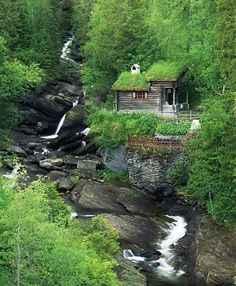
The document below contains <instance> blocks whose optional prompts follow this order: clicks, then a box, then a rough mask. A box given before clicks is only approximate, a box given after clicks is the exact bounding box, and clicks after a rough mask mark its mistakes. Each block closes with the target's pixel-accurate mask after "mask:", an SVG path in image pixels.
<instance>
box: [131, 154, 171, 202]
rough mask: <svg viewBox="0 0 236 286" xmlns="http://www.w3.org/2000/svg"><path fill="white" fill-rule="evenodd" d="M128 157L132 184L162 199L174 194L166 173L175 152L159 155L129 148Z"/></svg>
mask: <svg viewBox="0 0 236 286" xmlns="http://www.w3.org/2000/svg"><path fill="white" fill-rule="evenodd" d="M126 157H127V165H128V172H129V178H130V183H131V184H132V185H134V186H136V187H138V188H140V189H145V190H146V191H148V192H150V193H152V194H154V195H155V196H156V197H157V199H160V200H161V199H163V197H165V196H170V195H172V194H173V192H174V190H173V188H172V187H171V185H170V184H169V183H168V180H167V177H166V173H167V170H168V168H170V166H171V165H172V164H173V162H174V160H175V158H176V154H175V153H171V154H165V155H163V156H158V155H142V154H140V153H138V152H135V151H131V150H127V151H126Z"/></svg>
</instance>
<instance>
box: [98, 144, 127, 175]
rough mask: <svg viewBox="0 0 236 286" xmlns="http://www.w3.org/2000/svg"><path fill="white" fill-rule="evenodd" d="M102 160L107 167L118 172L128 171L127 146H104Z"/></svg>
mask: <svg viewBox="0 0 236 286" xmlns="http://www.w3.org/2000/svg"><path fill="white" fill-rule="evenodd" d="M101 155H102V162H103V164H104V165H105V166H106V168H107V169H109V170H111V171H113V172H115V173H117V174H121V175H122V174H125V173H127V170H128V169H127V160H126V148H125V146H118V147H116V148H104V149H102V150H101Z"/></svg>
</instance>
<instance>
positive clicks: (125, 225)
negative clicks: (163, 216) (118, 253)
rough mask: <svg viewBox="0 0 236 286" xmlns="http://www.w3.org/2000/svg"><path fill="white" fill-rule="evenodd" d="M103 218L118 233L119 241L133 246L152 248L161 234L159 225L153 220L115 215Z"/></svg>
mask: <svg viewBox="0 0 236 286" xmlns="http://www.w3.org/2000/svg"><path fill="white" fill-rule="evenodd" d="M103 216H104V217H105V218H106V219H107V220H108V222H109V223H110V224H111V225H112V226H113V227H114V228H115V229H116V230H117V231H118V235H119V239H120V240H122V241H125V242H128V243H131V244H136V245H141V246H142V247H150V244H151V243H152V242H156V241H157V240H158V237H159V235H160V233H161V230H160V226H159V223H158V222H157V221H155V219H153V218H149V217H143V216H136V215H135V216H134V215H132V216H130V215H114V214H111V215H110V214H107V215H103ZM144 233H145V235H143V234H144Z"/></svg>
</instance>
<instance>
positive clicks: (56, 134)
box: [41, 113, 66, 139]
mask: <svg viewBox="0 0 236 286" xmlns="http://www.w3.org/2000/svg"><path fill="white" fill-rule="evenodd" d="M65 119H66V113H65V114H64V115H63V117H62V119H61V120H60V122H59V124H58V126H57V129H56V132H55V133H54V134H53V135H49V136H42V137H41V138H43V139H55V138H57V137H58V133H59V131H60V130H61V128H62V126H63V124H64V121H65Z"/></svg>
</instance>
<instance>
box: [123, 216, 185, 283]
mask: <svg viewBox="0 0 236 286" xmlns="http://www.w3.org/2000/svg"><path fill="white" fill-rule="evenodd" d="M166 217H167V218H170V219H173V222H167V223H166V224H167V228H166V229H163V230H164V232H165V233H166V234H167V236H166V237H165V238H164V239H163V240H162V241H160V242H159V243H157V247H156V249H157V250H158V251H160V253H161V256H160V258H159V259H157V260H153V261H146V258H145V257H142V256H137V255H134V253H133V252H132V250H130V249H125V250H123V255H124V258H126V259H128V260H130V261H132V262H134V263H138V264H140V263H142V264H143V263H146V264H147V265H148V266H149V267H151V268H152V269H153V272H154V273H155V276H156V280H158V279H159V280H166V281H170V282H171V281H172V282H173V281H176V280H178V279H179V277H181V276H182V275H183V274H184V271H183V270H181V269H175V267H174V263H175V251H174V248H175V246H176V245H177V244H178V241H179V240H180V239H181V238H182V237H184V236H185V234H186V232H187V230H186V226H187V223H186V221H185V219H184V218H183V217H181V216H168V215H167V216H166ZM153 285H154V284H153ZM173 285H174V284H173Z"/></svg>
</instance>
